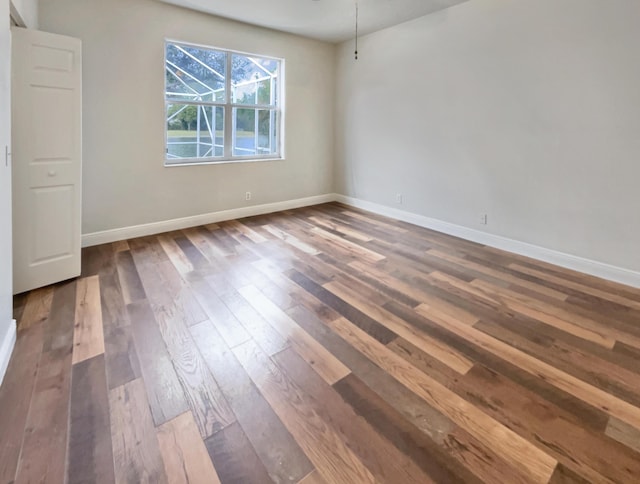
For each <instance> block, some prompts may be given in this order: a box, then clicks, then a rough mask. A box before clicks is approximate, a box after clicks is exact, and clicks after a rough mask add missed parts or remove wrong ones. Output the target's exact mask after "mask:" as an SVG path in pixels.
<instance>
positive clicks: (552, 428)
mask: <svg viewBox="0 0 640 484" xmlns="http://www.w3.org/2000/svg"><path fill="white" fill-rule="evenodd" d="M451 388H452V389H453V390H454V391H456V393H458V394H459V395H460V396H462V397H463V398H464V399H465V400H467V401H469V402H473V403H474V404H475V405H476V406H477V407H478V408H480V409H481V410H482V411H483V412H485V413H487V414H488V415H490V416H492V417H493V418H495V419H496V420H498V421H500V422H501V423H502V424H504V425H505V426H507V427H509V428H510V429H513V430H514V431H515V432H517V433H518V434H519V435H521V436H522V437H524V438H525V439H527V440H529V441H531V442H535V443H536V445H537V446H538V447H539V448H540V449H542V450H543V451H545V452H546V453H548V454H549V455H551V456H552V457H554V458H555V459H557V460H558V462H560V463H562V464H564V465H565V466H567V467H568V468H570V469H572V470H573V471H575V472H577V473H578V474H580V475H581V476H583V477H586V478H587V479H588V480H589V481H591V482H600V481H602V480H603V479H604V475H605V474H606V475H607V476H608V477H609V478H611V479H612V480H613V481H615V482H628V481H630V480H633V477H632V476H634V475H639V474H640V460H638V457H640V455H638V454H637V453H635V452H632V451H630V449H626V448H624V447H623V446H621V445H619V444H618V443H617V442H615V441H613V440H611V439H608V438H606V437H604V436H603V435H602V434H601V433H600V432H592V431H589V430H587V429H584V428H582V427H581V426H579V425H577V424H575V423H573V422H570V421H569V419H568V418H567V416H566V415H565V414H564V412H563V411H561V410H560V409H557V408H554V407H553V406H552V405H550V404H549V402H547V401H545V400H543V399H542V398H540V397H538V396H537V395H535V394H533V393H531V392H528V391H526V390H524V389H522V388H520V387H518V386H517V385H514V384H513V383H512V382H510V381H509V380H508V379H506V378H504V377H502V375H500V374H498V373H496V372H494V371H491V370H488V369H486V368H483V367H481V366H477V367H475V368H474V369H473V370H471V371H470V372H469V373H468V374H467V375H465V377H463V378H460V379H458V380H457V381H456V382H455V383H453V384H452V385H451ZM568 456H570V457H568ZM614 461H615V462H616V466H615V468H612V467H611V462H614Z"/></svg>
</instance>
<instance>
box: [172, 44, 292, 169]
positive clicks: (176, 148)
mask: <svg viewBox="0 0 640 484" xmlns="http://www.w3.org/2000/svg"><path fill="white" fill-rule="evenodd" d="M282 64H283V61H282V60H280V59H273V58H269V57H262V56H256V55H252V54H242V53H239V52H232V51H227V50H221V49H212V48H208V47H200V46H194V45H188V44H182V43H176V42H166V44H165V114H166V121H167V122H166V157H165V164H166V165H181V164H192V163H211V162H219V161H242V160H255V159H277V158H281V157H282V150H281V139H282V107H281V105H282V102H281V99H282V95H281V92H280V91H281V89H282V84H283V83H282Z"/></svg>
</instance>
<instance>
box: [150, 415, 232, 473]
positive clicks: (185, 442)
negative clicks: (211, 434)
mask: <svg viewBox="0 0 640 484" xmlns="http://www.w3.org/2000/svg"><path fill="white" fill-rule="evenodd" d="M158 444H159V446H160V453H161V454H162V460H163V461H164V469H165V471H166V473H167V478H168V479H169V482H170V483H172V484H200V483H201V484H219V483H220V479H219V478H218V474H217V473H216V470H215V468H214V467H213V464H212V463H211V459H210V458H209V454H208V452H207V449H206V447H205V445H204V442H203V441H202V438H201V437H200V433H199V432H198V426H197V425H196V422H195V420H194V419H193V415H192V414H191V412H186V413H183V414H182V415H178V416H177V417H176V418H174V419H173V420H169V421H168V422H165V423H164V424H162V425H161V426H160V427H158Z"/></svg>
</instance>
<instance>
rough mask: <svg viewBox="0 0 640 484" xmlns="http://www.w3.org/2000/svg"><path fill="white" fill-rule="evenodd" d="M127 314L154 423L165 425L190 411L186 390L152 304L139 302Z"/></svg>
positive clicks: (130, 306) (131, 305) (129, 308)
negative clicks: (183, 387) (172, 359)
mask: <svg viewBox="0 0 640 484" xmlns="http://www.w3.org/2000/svg"><path fill="white" fill-rule="evenodd" d="M127 311H128V312H129V316H130V318H131V329H132V332H133V340H134V342H135V345H136V350H137V355H138V358H139V361H140V370H141V373H142V375H143V378H142V381H143V382H144V386H145V388H146V393H147V395H148V400H149V405H150V407H151V414H152V415H153V421H154V422H155V424H156V425H161V424H163V423H165V422H166V421H168V420H171V419H173V418H175V417H177V416H178V415H180V414H182V413H184V412H186V411H187V410H188V409H189V407H188V405H187V401H186V399H185V395H184V390H183V389H182V385H181V384H180V381H179V380H178V377H177V375H176V372H175V370H174V368H173V364H172V363H171V358H170V357H169V353H168V351H167V347H166V346H165V344H164V340H163V339H162V335H161V333H160V329H159V328H158V323H157V322H156V320H155V317H154V315H153V312H152V311H151V307H150V306H149V303H147V302H146V301H138V302H136V303H133V304H130V305H129V306H127ZM146 398H147V397H145V399H146Z"/></svg>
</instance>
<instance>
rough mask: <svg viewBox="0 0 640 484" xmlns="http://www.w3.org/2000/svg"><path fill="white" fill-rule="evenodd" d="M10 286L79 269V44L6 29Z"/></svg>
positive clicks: (20, 288)
mask: <svg viewBox="0 0 640 484" xmlns="http://www.w3.org/2000/svg"><path fill="white" fill-rule="evenodd" d="M12 49H13V50H12V85H11V92H12V139H13V147H12V148H13V254H14V255H13V286H14V287H13V289H14V292H15V293H19V292H24V291H28V290H30V289H34V288H36V287H42V286H45V285H47V284H51V283H54V282H58V281H62V280H65V279H69V278H72V277H75V276H78V275H79V274H80V250H81V248H80V210H81V178H82V173H81V163H82V146H81V139H82V138H81V129H82V127H81V109H82V107H81V101H82V98H81V95H82V94H81V86H82V83H81V81H82V65H81V44H80V40H78V39H73V38H70V37H64V36H61V35H53V34H49V33H45V32H39V31H36V30H28V29H22V28H14V29H12Z"/></svg>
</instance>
